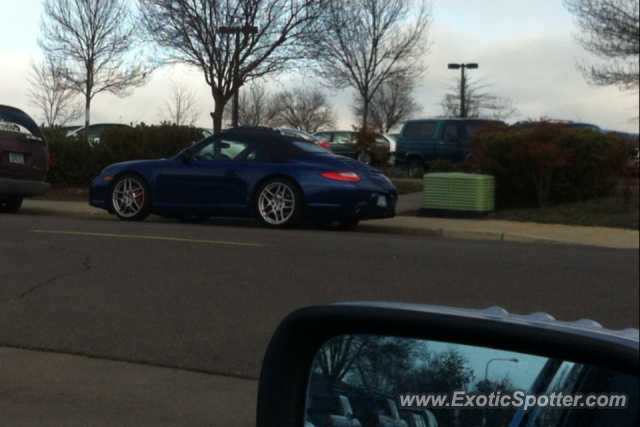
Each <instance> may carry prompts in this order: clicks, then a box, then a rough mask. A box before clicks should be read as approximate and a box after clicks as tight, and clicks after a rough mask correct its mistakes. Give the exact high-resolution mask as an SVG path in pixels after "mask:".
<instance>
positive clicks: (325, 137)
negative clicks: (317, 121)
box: [313, 133, 331, 142]
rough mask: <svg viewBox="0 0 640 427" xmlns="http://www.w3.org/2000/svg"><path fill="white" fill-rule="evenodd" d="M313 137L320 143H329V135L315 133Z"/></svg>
mask: <svg viewBox="0 0 640 427" xmlns="http://www.w3.org/2000/svg"><path fill="white" fill-rule="evenodd" d="M313 136H315V137H316V138H317V139H319V140H320V141H324V142H331V134H330V133H316V134H314V135H313Z"/></svg>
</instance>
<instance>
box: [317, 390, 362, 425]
mask: <svg viewBox="0 0 640 427" xmlns="http://www.w3.org/2000/svg"><path fill="white" fill-rule="evenodd" d="M307 405H308V407H307V417H308V419H309V421H310V422H311V423H312V424H313V425H315V426H333V427H360V422H359V421H358V420H357V419H356V418H355V417H354V414H353V409H352V408H351V404H350V402H349V399H348V398H347V397H346V396H340V395H337V394H321V395H317V394H316V395H311V396H310V397H309V399H308V402H307Z"/></svg>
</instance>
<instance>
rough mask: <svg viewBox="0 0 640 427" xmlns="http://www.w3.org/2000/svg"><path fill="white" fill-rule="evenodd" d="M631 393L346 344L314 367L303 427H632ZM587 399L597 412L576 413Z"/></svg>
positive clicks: (598, 382)
mask: <svg viewBox="0 0 640 427" xmlns="http://www.w3.org/2000/svg"><path fill="white" fill-rule="evenodd" d="M639 387H640V386H639V383H638V378H637V377H632V376H628V375H624V374H621V373H617V372H614V371H609V370H604V369H601V368H595V367H590V366H585V365H577V364H574V363H571V362H568V361H563V360H557V359H547V358H543V357H538V356H532V355H527V354H521V353H513V352H507V351H502V350H495V349H490V348H482V347H472V346H465V345H459V344H451V343H443V342H435V341H423V340H415V339H406V338H395V337H381V336H370V335H345V336H340V337H337V338H334V339H332V340H331V341H329V342H327V343H326V344H325V345H324V346H323V347H322V348H321V349H320V351H319V352H318V354H317V356H316V358H315V361H314V364H313V369H312V372H311V373H310V381H309V390H308V395H307V399H306V409H307V416H306V427H312V426H313V427H339V426H345V427H480V426H484V427H487V426H489V427H600V426H602V427H605V426H606V427H614V426H616V427H638V425H639V424H638V399H639V397H638V394H639ZM603 393H616V395H619V399H620V400H615V401H614V397H615V396H613V395H604V397H601V398H600V400H598V398H599V396H600V395H601V394H603ZM578 395H582V397H578ZM590 395H593V396H594V398H593V402H590V404H593V406H594V407H595V408H594V409H584V408H581V407H580V404H583V405H584V404H586V399H587V397H589V396H590ZM625 397H626V398H625ZM438 399H440V400H438ZM443 399H444V400H443ZM533 399H535V401H534V400H533ZM563 399H564V400H563ZM575 399H581V400H575ZM568 403H570V405H567V404H568ZM623 403H626V405H625V408H623V409H620V407H622V405H623ZM599 404H602V405H603V406H602V407H601V406H598V405H599ZM604 406H607V408H606V409H605V407H604ZM608 407H616V409H609V408H608ZM598 408H600V409H598Z"/></svg>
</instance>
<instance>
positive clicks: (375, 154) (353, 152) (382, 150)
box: [313, 131, 391, 165]
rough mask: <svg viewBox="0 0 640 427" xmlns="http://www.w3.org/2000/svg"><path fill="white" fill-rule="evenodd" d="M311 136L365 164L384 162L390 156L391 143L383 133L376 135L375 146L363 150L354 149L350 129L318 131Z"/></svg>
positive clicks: (333, 150) (332, 149)
mask: <svg viewBox="0 0 640 427" xmlns="http://www.w3.org/2000/svg"><path fill="white" fill-rule="evenodd" d="M313 136H315V137H316V138H318V139H319V140H321V141H325V142H327V143H328V144H329V148H331V151H332V152H334V153H335V154H338V155H340V156H345V157H349V158H351V159H356V160H359V161H361V162H362V163H364V164H367V165H372V164H374V163H386V162H387V161H388V160H389V157H390V149H391V144H390V142H389V140H388V139H387V138H385V137H384V135H378V137H377V138H376V146H375V147H371V148H369V149H367V150H366V151H365V152H362V151H360V150H358V149H356V147H355V143H356V141H355V137H354V133H353V132H351V131H320V132H316V133H314V134H313Z"/></svg>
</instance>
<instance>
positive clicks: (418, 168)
mask: <svg viewBox="0 0 640 427" xmlns="http://www.w3.org/2000/svg"><path fill="white" fill-rule="evenodd" d="M407 169H408V175H409V178H422V177H423V176H424V173H425V168H424V165H423V164H422V161H420V160H418V159H411V160H410V161H409V165H408V168H407Z"/></svg>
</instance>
